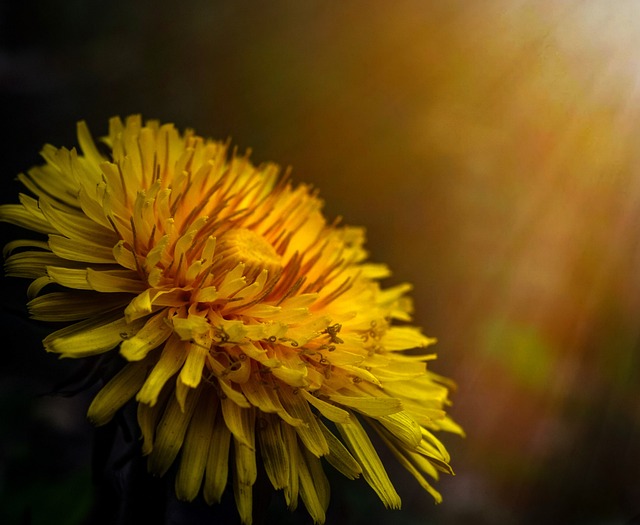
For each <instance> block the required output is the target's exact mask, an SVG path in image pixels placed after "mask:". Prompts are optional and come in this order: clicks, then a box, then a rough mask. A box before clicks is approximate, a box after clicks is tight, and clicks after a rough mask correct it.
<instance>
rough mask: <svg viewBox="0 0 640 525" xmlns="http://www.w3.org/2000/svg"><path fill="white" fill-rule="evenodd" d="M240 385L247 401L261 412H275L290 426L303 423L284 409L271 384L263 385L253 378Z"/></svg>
mask: <svg viewBox="0 0 640 525" xmlns="http://www.w3.org/2000/svg"><path fill="white" fill-rule="evenodd" d="M240 387H241V388H242V392H243V393H244V395H245V396H246V397H247V400H248V401H249V403H251V404H252V405H253V406H255V407H256V408H258V409H259V410H260V411H261V412H266V413H276V414H278V415H279V416H280V417H281V418H282V419H283V420H284V421H285V422H286V423H288V424H289V425H291V426H298V425H302V424H304V422H303V421H302V420H301V419H296V418H294V417H291V415H290V414H289V413H288V412H287V411H286V410H285V409H284V407H283V406H282V402H281V401H280V398H279V397H278V394H277V392H276V390H275V389H274V387H272V386H271V385H268V384H266V385H265V384H263V383H261V382H260V381H258V380H254V381H247V382H246V383H242V384H241V385H240Z"/></svg>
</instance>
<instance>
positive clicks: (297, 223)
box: [0, 116, 462, 524]
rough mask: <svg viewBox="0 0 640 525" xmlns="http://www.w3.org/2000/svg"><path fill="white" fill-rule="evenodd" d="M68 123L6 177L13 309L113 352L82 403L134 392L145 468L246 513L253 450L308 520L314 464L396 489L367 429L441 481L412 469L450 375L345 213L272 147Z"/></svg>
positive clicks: (426, 463)
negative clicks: (334, 211)
mask: <svg viewBox="0 0 640 525" xmlns="http://www.w3.org/2000/svg"><path fill="white" fill-rule="evenodd" d="M78 142H79V146H80V148H79V150H76V149H71V150H69V149H65V148H60V149H58V148H55V147H54V146H49V145H48V146H45V148H44V149H43V152H42V156H43V158H44V164H43V165H42V166H38V167H35V168H32V169H31V170H30V171H29V172H28V173H27V174H26V175H21V176H20V177H19V180H20V181H21V182H22V183H23V184H24V186H25V187H26V189H27V190H28V191H29V192H30V193H31V194H32V195H33V196H28V195H21V196H20V201H19V202H20V203H19V204H7V205H2V206H0V221H4V222H9V223H12V224H15V225H17V226H19V227H22V228H25V229H27V230H31V231H33V232H38V233H40V234H45V236H46V241H45V240H17V241H13V242H11V243H9V245H8V246H7V247H6V249H5V257H6V262H5V268H6V272H7V274H8V275H11V276H16V277H24V278H27V279H32V280H33V282H32V284H31V286H30V287H29V290H28V292H29V297H30V299H31V300H30V302H29V311H30V313H31V315H32V317H33V318H34V319H36V320H42V321H49V322H67V323H72V324H69V325H68V326H65V327H63V328H60V329H58V330H57V331H54V332H53V333H51V334H50V335H49V336H47V337H46V338H45V340H44V346H45V348H46V349H47V350H48V351H50V352H55V353H58V354H59V355H61V356H65V357H75V358H81V357H84V356H90V355H95V354H101V353H106V352H111V353H114V354H115V353H119V354H120V356H121V357H122V358H124V360H125V362H126V364H125V365H124V367H123V368H122V369H121V370H120V372H118V373H117V374H116V375H115V376H113V377H111V375H109V376H108V377H106V376H105V378H104V379H105V381H106V383H105V385H104V386H103V388H102V390H100V392H99V393H98V394H97V395H96V397H95V398H94V401H93V402H92V404H91V406H90V407H89V418H90V419H91V420H92V421H94V423H96V424H98V425H102V424H105V423H107V422H108V421H109V420H110V419H111V418H112V417H113V416H114V414H115V413H116V412H117V411H118V410H119V409H120V408H121V407H122V406H124V405H125V404H126V403H129V402H132V403H133V402H135V403H137V404H138V425H139V428H140V434H141V437H142V453H143V454H145V455H147V456H148V467H149V470H150V471H151V472H153V473H156V474H158V475H164V474H165V473H166V472H167V471H168V470H169V469H170V468H171V466H172V465H173V464H174V463H175V464H177V474H176V478H175V490H176V495H177V497H178V498H180V499H183V500H193V499H194V498H196V497H198V494H199V493H200V491H202V497H204V499H205V501H206V502H207V503H209V504H213V503H216V502H219V501H220V498H221V497H222V494H223V491H224V490H225V488H226V487H227V484H228V482H229V480H231V483H232V486H233V492H234V495H235V500H236V505H237V508H238V513H239V515H240V517H241V521H242V522H243V523H245V524H249V523H251V521H252V519H253V516H252V515H253V507H252V501H253V496H252V494H253V485H254V483H255V481H256V478H257V476H258V471H259V470H261V469H258V462H262V464H263V466H264V469H263V470H264V472H265V473H266V477H267V478H268V480H269V482H270V483H271V485H272V486H273V488H274V489H275V490H282V491H283V495H284V498H285V501H286V503H287V506H288V507H289V508H290V509H294V508H296V506H297V504H298V501H299V498H301V499H302V502H303V503H304V505H305V507H306V508H307V510H308V512H309V514H310V516H311V518H312V519H313V521H314V522H315V523H323V522H324V521H325V519H326V510H327V507H328V505H329V496H330V495H329V489H330V488H329V483H328V481H327V478H326V476H325V474H324V471H323V469H324V465H325V464H328V465H330V466H331V467H333V468H335V469H336V470H337V471H339V472H340V473H342V474H343V475H344V476H346V477H348V478H350V479H356V478H359V477H360V475H362V477H363V478H364V479H365V481H366V482H367V483H368V484H369V485H371V487H372V488H373V490H374V491H375V492H376V493H377V494H378V496H379V497H380V499H381V500H382V502H383V503H384V505H385V506H387V507H390V508H399V507H400V496H399V495H398V493H397V492H396V490H395V488H394V486H393V484H392V483H391V481H390V479H389V477H388V475H387V473H386V470H385V467H384V465H383V463H382V461H381V460H380V457H379V456H378V454H377V452H376V450H375V448H374V446H373V444H372V443H371V441H370V439H369V437H368V429H372V430H374V431H375V432H376V433H377V434H379V436H380V437H381V439H382V442H383V443H384V444H385V445H386V446H387V447H388V448H389V450H390V451H391V452H392V454H393V455H394V456H395V457H396V458H397V459H398V461H399V462H400V464H402V465H403V466H404V467H405V468H406V469H407V470H408V471H409V472H410V473H411V474H412V475H413V476H414V477H415V478H416V480H417V482H418V483H419V484H420V485H421V486H422V487H423V488H424V489H425V490H426V491H427V492H429V493H430V494H432V496H433V497H434V499H435V500H436V501H440V500H441V496H440V494H438V492H436V491H435V489H434V488H433V487H432V486H431V485H430V484H429V482H428V481H427V478H428V477H429V478H432V479H437V477H438V473H439V472H446V473H451V467H450V466H449V454H448V453H447V451H446V449H445V448H444V446H443V445H442V443H441V442H440V441H439V440H438V439H437V438H436V437H435V435H434V433H436V432H438V431H447V432H453V433H457V434H462V429H461V428H460V427H459V426H458V425H457V424H456V423H455V422H454V421H453V420H452V419H450V418H449V417H448V416H447V415H446V412H445V408H446V407H447V406H448V405H449V404H450V403H449V400H448V396H449V390H450V388H451V386H452V383H451V382H450V381H448V380H446V379H444V378H442V377H440V376H437V375H436V374H434V373H433V372H431V370H430V369H428V368H427V362H429V361H431V360H433V359H434V358H435V355H434V354H433V353H426V352H425V351H423V350H422V349H424V348H425V347H427V346H429V345H431V344H433V343H434V342H435V339H432V338H429V337H426V336H425V335H424V334H423V333H422V332H421V330H420V329H419V328H417V327H415V326H411V325H410V324H408V323H409V322H410V321H411V313H412V305H411V301H410V299H409V298H408V297H407V295H406V294H407V292H408V291H409V290H410V289H411V286H410V285H407V284H403V285H399V286H395V287H392V288H388V289H384V288H382V287H381V284H380V280H381V279H383V278H385V277H387V276H388V275H389V270H388V269H387V267H386V266H384V265H382V264H373V263H370V262H367V261H366V257H367V253H366V251H365V249H364V231H363V230H362V229H361V228H353V227H346V226H340V225H339V224H338V223H337V222H334V223H329V222H327V221H326V219H325V218H324V216H323V214H322V202H321V201H320V200H319V199H318V197H317V194H316V193H315V192H314V191H312V190H311V189H310V188H309V187H308V186H305V185H299V186H297V187H295V186H294V185H293V184H292V183H291V182H290V180H289V178H288V177H286V176H285V177H282V178H280V177H279V168H278V167H277V166H275V165H273V164H265V165H261V166H254V165H253V164H252V163H251V162H250V160H249V159H248V157H247V156H239V155H237V154H235V153H234V152H230V151H229V149H228V145H227V144H224V143H220V142H215V141H212V140H207V139H204V138H202V137H200V136H198V135H196V134H195V132H193V131H190V130H188V131H185V132H183V133H180V132H179V131H178V130H177V129H176V128H175V127H174V126H173V125H171V124H161V123H159V122H157V121H153V120H150V121H147V122H143V121H142V119H141V118H140V117H139V116H131V117H128V118H127V119H126V120H125V121H122V120H121V119H120V118H113V119H111V121H110V123H109V129H108V135H107V136H106V137H104V138H103V139H102V142H103V143H104V144H105V145H106V149H105V150H104V151H105V153H103V152H102V150H100V149H98V148H97V147H96V144H95V142H94V140H93V138H92V135H91V133H90V132H89V129H88V127H87V125H86V124H85V123H83V122H81V123H79V124H78ZM50 285H53V286H50ZM49 288H54V289H53V290H51V291H49ZM396 323H398V324H396ZM416 349H418V350H417V351H416ZM408 351H411V352H408ZM111 373H112V372H110V373H109V374H111Z"/></svg>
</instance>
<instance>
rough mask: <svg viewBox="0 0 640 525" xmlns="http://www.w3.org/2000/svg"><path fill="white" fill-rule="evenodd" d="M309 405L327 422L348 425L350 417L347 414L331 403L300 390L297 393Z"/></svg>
mask: <svg viewBox="0 0 640 525" xmlns="http://www.w3.org/2000/svg"><path fill="white" fill-rule="evenodd" d="M299 392H300V393H301V394H302V397H304V398H305V399H306V400H307V401H308V402H309V403H310V404H312V405H313V406H314V407H315V408H317V409H318V411H319V412H320V413H321V414H322V415H323V416H324V417H326V418H327V419H328V420H330V421H333V422H337V423H348V422H349V420H350V418H351V416H349V412H347V411H346V410H343V409H342V408H339V407H337V406H335V405H333V404H331V403H327V402H326V401H323V400H322V399H320V398H318V397H316V396H314V395H313V394H310V393H309V392H307V391H306V390H303V389H301V390H300V391H299Z"/></svg>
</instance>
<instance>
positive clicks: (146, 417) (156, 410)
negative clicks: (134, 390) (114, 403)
mask: <svg viewBox="0 0 640 525" xmlns="http://www.w3.org/2000/svg"><path fill="white" fill-rule="evenodd" d="M169 395H173V392H170V391H169V389H168V388H166V389H164V390H163V391H162V392H161V394H160V397H159V399H158V402H157V403H156V404H155V405H153V406H150V405H146V404H144V403H138V414H137V416H138V426H139V427H140V432H141V433H142V454H143V455H144V456H148V455H149V454H150V453H151V451H152V450H153V440H154V439H155V435H156V428H157V426H158V421H159V420H160V417H161V416H162V414H164V408H165V405H166V401H167V399H168V398H169Z"/></svg>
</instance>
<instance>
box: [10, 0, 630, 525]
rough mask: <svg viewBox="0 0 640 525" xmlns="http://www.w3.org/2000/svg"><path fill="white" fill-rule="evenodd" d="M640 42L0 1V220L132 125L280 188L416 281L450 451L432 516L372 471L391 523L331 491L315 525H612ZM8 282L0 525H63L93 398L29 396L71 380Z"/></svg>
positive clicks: (335, 11)
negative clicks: (61, 160)
mask: <svg viewBox="0 0 640 525" xmlns="http://www.w3.org/2000/svg"><path fill="white" fill-rule="evenodd" d="M639 22H640V8H638V6H637V3H636V2H634V1H631V0H619V1H616V2H615V4H613V3H606V2H601V1H596V0H592V1H577V0H573V1H560V2H558V1H552V0H546V1H534V0H519V1H516V2H514V1H507V0H504V1H499V0H487V1H479V2H465V1H462V0H459V1H456V0H453V1H451V0H448V1H445V0H427V1H418V0H415V1H408V0H400V1H397V2H396V1H394V2H386V1H381V0H378V1H368V2H365V1H347V2H321V1H315V0H314V1H301V2H295V1H288V2H287V1H281V0H277V1H274V2H249V1H211V0H210V1H205V0H188V1H184V2H175V3H170V2H157V1H151V0H142V1H136V2H129V1H124V0H111V1H108V2H107V1H99V0H96V1H84V2H82V1H79V0H71V1H64V2H63V1H53V0H39V1H38V0H33V1H31V0H30V1H22V2H17V1H5V2H3V3H0V122H1V124H2V127H3V131H4V133H3V135H4V139H2V142H0V145H1V146H0V147H1V152H2V153H1V157H0V158H1V159H2V160H1V164H0V181H1V183H2V193H1V195H0V201H1V202H2V203H9V202H17V193H18V191H19V185H18V184H17V183H16V182H15V181H14V177H15V176H16V174H18V173H19V172H21V171H24V170H26V169H28V168H29V167H31V166H32V165H34V164H36V163H39V162H40V160H39V157H38V152H39V150H40V148H41V147H42V145H43V144H44V143H46V142H49V143H52V144H54V145H56V146H67V147H71V146H74V145H75V144H76V142H75V122H76V121H77V120H79V119H85V120H87V122H88V123H89V125H90V127H91V129H92V131H93V133H94V134H95V135H97V136H100V135H102V134H105V133H106V130H107V120H108V118H109V117H111V116H113V115H121V116H126V115H128V114H131V113H141V114H142V115H143V116H144V117H145V118H157V119H160V120H162V121H171V122H174V123H175V124H176V125H178V126H179V127H180V128H184V127H192V128H195V129H196V130H197V131H198V132H199V133H200V134H202V135H204V136H208V137H213V138H219V139H223V140H224V139H226V138H229V137H230V138H231V139H232V140H233V142H234V144H236V145H238V147H239V148H240V150H241V151H242V150H244V149H246V148H252V151H253V153H252V158H253V159H254V161H255V162H257V163H259V162H261V161H267V160H273V161H276V162H278V163H280V164H282V165H283V166H285V167H286V166H289V165H291V166H292V167H293V178H294V180H296V181H300V182H302V181H304V182H309V183H312V184H314V185H315V186H316V187H318V188H319V189H320V195H321V197H323V198H324V199H325V200H326V206H325V210H326V213H327V215H328V217H329V218H330V219H332V218H333V217H336V216H337V215H341V216H343V217H344V221H345V222H346V223H349V224H358V225H364V226H366V227H367V231H368V237H369V244H368V246H369V248H370V251H371V258H372V259H373V260H375V261H381V262H382V261H383V262H386V263H388V264H389V265H390V267H391V268H392V270H393V271H394V276H393V277H392V278H391V279H390V280H389V281H388V284H393V283H397V282H402V281H410V282H412V283H414V285H415V288H414V292H413V295H414V298H415V303H416V316H415V317H416V324H418V325H420V326H422V327H424V330H425V332H426V333H427V334H428V335H432V336H437V337H438V339H439V344H438V346H437V349H438V352H439V360H438V361H437V362H436V363H434V368H435V370H436V371H438V372H441V373H443V374H445V375H448V376H451V377H453V378H454V379H455V380H456V381H457V382H458V385H459V389H458V391H457V393H456V394H455V395H454V406H453V407H452V409H451V412H452V414H453V415H454V417H455V418H456V419H457V420H458V421H459V422H460V423H461V424H462V425H463V426H464V427H465V429H466V431H467V434H468V437H467V438H466V439H460V438H457V437H455V436H444V441H445V443H446V444H447V445H448V447H449V449H450V450H451V452H452V456H453V467H454V469H455V471H456V474H457V475H456V476H455V477H452V478H451V477H447V478H446V479H442V480H441V482H440V483H439V484H438V488H439V490H441V491H442V493H443V496H444V503H443V504H442V505H439V506H437V507H436V506H434V505H433V502H432V501H431V499H430V497H429V496H428V495H427V494H426V493H423V492H422V491H421V490H420V489H419V488H418V486H417V484H415V483H414V482H413V480H412V479H411V478H410V476H408V475H407V474H406V473H404V472H402V471H401V469H397V468H390V471H391V475H392V479H393V480H394V482H396V484H397V486H398V490H399V492H400V494H401V496H402V498H403V510H402V511H400V512H391V511H386V512H385V511H384V510H383V509H382V504H380V503H379V502H377V500H376V499H375V497H374V496H373V495H372V492H371V491H370V490H369V489H368V488H367V487H366V486H365V484H364V482H346V481H342V480H340V479H338V477H334V478H332V482H333V483H334V490H333V493H332V503H331V514H330V519H329V523H342V522H346V520H348V522H349V523H365V522H366V523H369V522H371V521H372V519H374V518H375V523H392V522H393V523H397V524H443V525H453V524H480V525H482V524H486V525H507V524H538V523H558V524H625V523H632V521H631V520H632V519H633V518H634V516H638V515H640V482H639V481H638V480H639V475H640V428H639V427H638V421H639V417H640V396H639V394H640V381H639V379H640V377H639V376H640V373H639V370H638V364H639V363H638V362H639V358H638V334H639V331H638V326H639V322H640V316H639V315H638V313H639V311H640V293H639V292H640V277H639V275H640V272H638V262H640V250H639V246H638V239H639V238H640V236H639V234H638V225H639V224H640V178H639V176H638V153H637V152H638V140H639V134H638V131H639V130H638V127H639V125H638V115H639V110H640V95H639V92H638V85H640V84H639V78H640V77H639V76H638V75H639V74H638V71H640V51H638V50H639V49H640V45H639V44H640V30H639V29H638V27H640V24H639ZM1 233H2V240H3V241H6V240H7V239H10V238H15V237H16V236H18V237H19V236H20V235H21V234H20V232H19V231H18V230H17V229H13V228H10V227H8V226H6V225H3V226H2V229H1ZM26 285H27V283H26V282H21V281H20V280H18V279H12V280H7V279H5V278H3V280H2V307H3V308H2V312H3V316H2V329H3V334H4V338H3V344H2V345H1V347H0V348H1V350H0V351H2V361H1V362H2V365H1V368H0V374H1V382H0V443H1V445H0V522H2V523H10V524H13V523H15V524H18V523H24V524H26V523H33V524H34V525H36V524H67V525H77V524H80V523H85V522H86V521H87V519H89V518H87V517H88V516H90V510H91V508H92V506H93V505H94V504H95V503H96V500H97V496H96V492H95V490H94V489H93V486H92V481H91V474H90V462H91V450H92V439H93V430H92V428H91V427H90V425H89V424H88V423H87V422H86V421H85V419H84V413H85V411H86V407H87V406H88V402H89V399H90V395H91V391H90V392H88V393H85V394H83V395H79V396H75V397H63V396H51V395H48V393H49V392H51V391H52V389H54V387H55V386H56V385H58V384H59V382H60V381H62V380H64V379H65V378H66V377H68V376H69V374H71V373H72V372H73V371H74V370H76V368H77V363H74V362H69V361H64V360H63V361H59V360H58V359H57V358H55V357H54V356H50V355H46V354H45V353H44V351H43V350H42V349H41V345H40V340H41V339H42V337H43V336H44V335H45V334H46V333H47V331H48V330H50V327H46V326H42V325H38V324H35V323H32V322H29V321H28V320H27V318H26V313H25V308H24V302H25V290H26ZM327 470H328V469H327ZM145 503H146V502H145ZM230 504H231V505H233V504H232V503H230ZM281 507H282V505H281V504H280V507H278V506H277V505H276V506H275V507H272V508H271V511H270V512H271V514H269V516H277V517H278V518H277V519H278V520H285V518H283V517H282V516H286V519H287V520H289V519H290V520H291V523H306V522H307V519H306V518H305V517H304V512H300V513H297V514H295V515H293V516H291V517H290V518H289V516H288V514H287V513H286V512H284V511H283V509H282V508H281ZM180 512H183V513H184V512H185V511H184V509H183V510H182V511H180ZM154 516H155V515H154ZM176 519H177V518H176ZM273 519H276V518H273ZM267 522H269V521H267Z"/></svg>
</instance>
